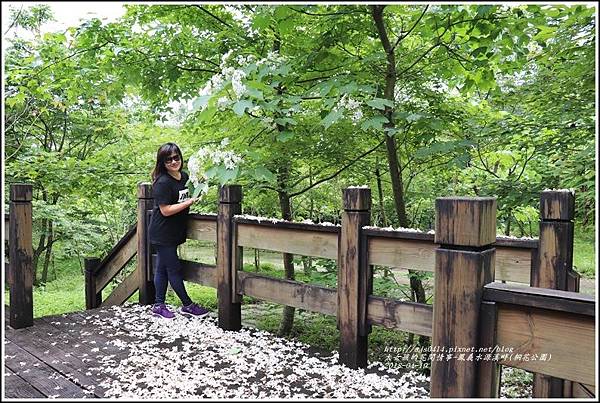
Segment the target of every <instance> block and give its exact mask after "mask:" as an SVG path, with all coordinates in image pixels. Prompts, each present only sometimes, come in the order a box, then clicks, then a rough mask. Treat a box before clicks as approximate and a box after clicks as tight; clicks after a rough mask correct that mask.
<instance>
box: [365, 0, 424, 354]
mask: <svg viewBox="0 0 600 403" xmlns="http://www.w3.org/2000/svg"><path fill="white" fill-rule="evenodd" d="M384 8H385V5H372V6H371V11H372V16H373V21H374V23H375V27H376V28H377V33H378V35H379V39H380V41H381V45H382V46H383V50H384V51H385V54H386V60H387V63H386V73H385V90H384V98H385V99H387V100H389V101H391V102H392V103H394V89H395V88H396V55H395V53H394V48H393V47H392V44H391V43H390V40H389V37H388V34H387V30H386V27H385V22H384V20H383V9H384ZM393 113H394V108H393V107H390V106H387V105H386V107H385V110H384V115H385V117H386V118H387V120H388V123H386V124H385V127H386V128H388V129H393V128H395V122H394V115H393ZM385 136H386V138H385V146H386V150H387V158H388V166H389V169H390V177H391V180H392V191H393V193H394V206H395V208H396V214H397V216H398V223H399V224H400V226H401V227H407V226H408V219H407V218H406V203H405V200H404V187H403V184H402V172H400V170H399V169H398V167H399V164H398V154H397V152H396V138H395V137H394V136H389V135H388V134H387V133H386V134H385ZM415 273H416V272H414V271H411V270H409V275H410V287H411V291H412V292H411V295H413V296H414V298H415V299H416V302H419V303H425V302H426V301H427V300H426V296H425V289H424V288H423V283H422V282H421V280H420V279H418V278H413V277H414V274H415ZM420 341H421V343H422V342H424V341H426V339H425V338H423V337H421V338H420Z"/></svg>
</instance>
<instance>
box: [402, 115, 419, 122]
mask: <svg viewBox="0 0 600 403" xmlns="http://www.w3.org/2000/svg"><path fill="white" fill-rule="evenodd" d="M422 117H423V116H422V115H419V114H418V113H411V114H410V115H408V116H407V117H406V120H407V121H408V122H416V121H417V120H420V119H421V118H422Z"/></svg>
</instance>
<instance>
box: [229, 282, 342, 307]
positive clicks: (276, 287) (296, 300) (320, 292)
mask: <svg viewBox="0 0 600 403" xmlns="http://www.w3.org/2000/svg"><path fill="white" fill-rule="evenodd" d="M237 277H238V281H237V282H236V285H237V287H238V293H240V294H243V295H247V296H250V297H254V298H259V299H262V300H267V301H271V302H275V303H278V304H282V305H287V306H293V307H295V308H300V309H305V310H307V311H312V312H319V313H323V314H325V315H336V314H337V290H335V289H333V288H327V287H321V286H318V285H309V284H304V283H301V282H298V281H292V280H283V279H278V278H272V277H268V276H265V275H261V274H256V273H248V272H243V271H239V272H238V273H237Z"/></svg>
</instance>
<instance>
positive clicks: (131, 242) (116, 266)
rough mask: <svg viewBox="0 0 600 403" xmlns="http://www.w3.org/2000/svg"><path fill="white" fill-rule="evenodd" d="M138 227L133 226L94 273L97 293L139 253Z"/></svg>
mask: <svg viewBox="0 0 600 403" xmlns="http://www.w3.org/2000/svg"><path fill="white" fill-rule="evenodd" d="M136 232H137V226H135V225H134V226H133V227H131V228H130V229H129V231H127V233H126V234H125V235H123V237H122V238H121V239H120V240H119V242H117V244H116V245H115V246H114V247H113V248H112V249H111V250H110V252H108V255H106V257H105V258H104V259H102V261H101V262H100V263H99V264H98V267H97V268H96V271H95V272H94V278H95V282H96V291H97V292H100V291H102V290H103V289H104V287H106V285H107V284H108V283H110V281H111V280H112V279H113V278H114V277H115V276H116V275H117V274H118V273H119V272H120V271H121V269H122V268H123V267H125V265H126V264H127V263H129V261H130V260H131V259H133V257H134V256H135V255H136V253H137V235H136Z"/></svg>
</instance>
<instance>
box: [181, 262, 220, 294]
mask: <svg viewBox="0 0 600 403" xmlns="http://www.w3.org/2000/svg"><path fill="white" fill-rule="evenodd" d="M180 261H181V273H182V275H183V279H184V280H187V281H191V282H192V283H196V284H201V285H204V286H207V287H213V288H217V268H216V266H214V265H208V264H203V263H197V262H192V261H189V260H183V259H181V260H180Z"/></svg>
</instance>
